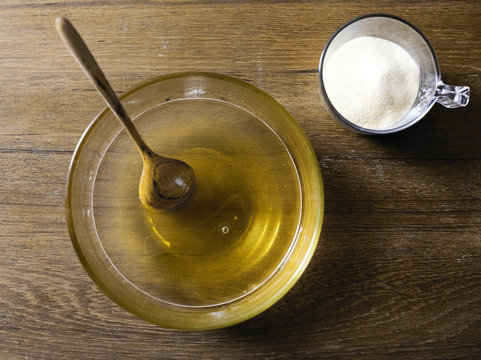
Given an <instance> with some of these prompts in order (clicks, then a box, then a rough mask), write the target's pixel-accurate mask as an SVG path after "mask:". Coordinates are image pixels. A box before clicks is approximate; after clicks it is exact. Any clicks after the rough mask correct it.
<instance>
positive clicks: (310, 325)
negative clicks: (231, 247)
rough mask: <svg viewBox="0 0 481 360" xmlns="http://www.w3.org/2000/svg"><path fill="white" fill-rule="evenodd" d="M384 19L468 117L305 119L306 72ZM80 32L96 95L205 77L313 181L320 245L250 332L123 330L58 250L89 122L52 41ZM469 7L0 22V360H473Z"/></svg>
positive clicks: (132, 326)
mask: <svg viewBox="0 0 481 360" xmlns="http://www.w3.org/2000/svg"><path fill="white" fill-rule="evenodd" d="M370 12H387V13H392V14H395V15H398V16H400V17H403V18H405V19H406V20H408V21H410V22H411V23H413V24H414V25H415V26H417V27H418V28H419V29H420V30H421V31H423V32H424V33H425V35H426V36H427V37H428V38H429V39H430V41H431V43H432V45H433V47H434V49H435V51H436V53H437V55H438V58H439V61H440V63H441V71H442V74H443V80H444V82H446V83H449V84H454V85H469V86H470V87H471V94H472V95H471V102H470V104H469V105H468V107H467V108H464V109H457V110H448V109H444V108H442V107H440V106H436V107H434V108H433V110H432V111H431V112H430V113H429V114H428V115H427V116H426V117H425V119H423V121H422V122H421V123H419V124H418V125H416V126H414V127H412V128H410V129H409V130H407V131H405V132H403V133H401V134H398V135H392V136H386V137H382V138H372V137H363V136H359V135H356V134H354V133H352V132H350V131H349V130H346V129H344V128H342V127H340V126H339V125H338V124H337V123H335V122H334V121H332V120H331V118H330V117H329V116H328V114H327V113H326V111H324V109H323V108H322V106H321V102H320V99H319V89H318V82H317V81H318V80H317V66H318V59H319V56H320V53H321V51H322V48H323V46H324V44H325V43H326V41H327V39H328V37H329V36H330V34H331V33H332V32H333V31H334V30H335V29H336V28H337V27H338V26H340V25H341V24H343V23H344V22H346V21H347V20H349V19H351V18H353V17H355V16H358V15H361V14H365V13H370ZM62 15H65V16H68V17H69V18H70V19H71V20H72V21H73V22H74V23H75V25H76V27H77V29H78V30H79V31H80V32H81V33H82V36H83V37H84V39H85V40H86V42H87V44H88V46H89V47H90V48H91V50H92V52H93V53H94V54H95V56H96V58H97V60H98V62H99V64H100V66H102V67H103V68H104V70H105V72H106V75H107V77H108V78H109V79H110V81H111V83H112V86H113V87H114V88H115V89H118V90H119V93H122V92H125V91H126V90H128V89H129V88H131V87H132V86H135V85H138V84H140V83H141V82H143V81H145V80H148V79H150V78H152V77H154V76H157V75H160V74H164V73H171V72H177V71H186V70H198V71H214V72H219V73H224V74H227V75H231V76H235V77H237V78H239V79H243V80H245V81H248V82H250V83H252V84H254V85H256V86H258V87H259V88H261V89H263V90H264V91H266V92H268V93H269V94H271V95H272V96H273V97H274V98H276V99H277V100H278V101H279V102H280V103H281V104H283V105H284V106H285V107H286V108H287V110H288V111H289V112H290V113H291V114H292V115H293V117H294V118H296V119H297V120H298V121H299V122H300V124H301V125H302V126H303V128H304V129H305V131H306V133H307V135H308V137H309V138H310V140H311V142H312V144H313V146H314V149H315V151H316V154H317V156H318V159H319V163H320V165H321V170H322V172H323V178H324V185H325V192H326V213H325V222H324V227H323V232H322V235H321V243H320V245H319V247H318V249H317V251H316V253H315V255H314V258H313V260H312V262H311V264H310V265H309V267H308V269H307V271H306V272H305V274H304V275H303V276H302V277H301V279H300V281H299V282H298V284H296V285H295V287H294V288H293V289H292V290H291V291H290V292H289V293H288V294H287V295H286V296H285V297H284V298H283V299H282V300H281V301H280V302H278V303H277V304H275V305H274V306H273V307H272V308H270V309H269V310H267V311H265V312H264V313H263V314H261V315H259V316H257V317H256V318H254V319H251V320H250V321H247V322H245V323H242V324H239V325H237V326H234V327H231V328H227V329H222V330H216V331H209V332H193V333H186V332H178V331H171V330H165V329H162V328H159V327H157V326H154V325H151V324H149V323H146V322H144V321H142V320H139V319H137V318H135V317H134V316H133V315H130V314H129V313H127V312H125V311H124V310H122V309H120V308H119V307H118V306H116V305H115V304H114V303H112V302H111V301H110V300H109V299H108V298H107V297H105V296H104V295H103V294H102V293H101V292H100V290H98V289H97V287H96V286H95V285H94V284H93V282H92V281H91V280H90V279H89V277H88V276H87V274H86V273H85V271H84V270H83V268H82V266H81V265H80V263H79V261H78V260H77V257H76V255H75V252H74V250H73V247H72V245H71V243H70V239H69V235H68V231H67V227H66V224H65V217H64V208H63V202H64V196H65V180H66V176H67V172H68V167H69V162H70V158H71V156H72V153H73V150H74V149H75V146H76V143H77V141H78V140H79V138H80V136H81V134H82V132H83V131H84V129H85V128H86V126H87V125H88V124H89V122H90V121H91V119H93V118H94V117H95V115H96V114H97V113H98V112H99V111H101V110H102V109H103V107H104V105H103V104H102V101H101V99H100V98H99V97H98V95H97V94H96V93H95V92H94V90H92V88H91V85H90V83H89V82H88V80H87V79H86V78H85V77H84V75H83V74H82V73H81V72H80V71H79V70H78V67H77V64H76V63H75V62H74V61H73V60H72V59H71V57H70V54H68V52H67V51H66V50H65V49H64V47H63V44H62V42H61V40H60V39H59V38H58V36H57V35H56V33H55V26H54V21H55V18H56V17H57V16H62ZM479 19H481V3H479V2H475V1H442V2H440V1H424V2H417V1H402V2H394V1H370V2H357V1H275V0H270V1H233V0H232V1H230V0H228V1H211V0H200V1H187V0H186V1H183V0H172V1H155V0H141V1H134V0H126V1H97V0H86V1H77V0H72V1H54V0H39V1H31V0H16V1H14V0H5V1H3V2H2V4H1V5H0V24H1V26H0V84H2V92H1V95H0V118H1V119H2V121H1V125H0V126H1V131H0V174H2V175H1V178H0V179H1V180H0V204H1V206H2V211H1V215H0V240H1V241H0V274H1V276H0V358H2V359H25V358H29V359H50V358H68V359H75V358H78V359H91V358H101V359H102V358H109V359H119V358H129V357H131V358H143V359H147V358H165V359H186V358H192V359H197V358H205V359H235V358H239V359H241V358H242V359H245V358H262V359H278V358H281V359H282V358H286V359H287V358H293V359H378V358H397V359H434V358H436V359H439V358H446V359H476V358H479V357H481V190H480V189H481V186H480V184H481V180H480V179H481V140H480V139H481V126H480V124H479V120H480V117H481V116H480V115H481V99H480V95H479V94H480V93H481V79H480V75H481V68H480V64H481V22H480V20H479Z"/></svg>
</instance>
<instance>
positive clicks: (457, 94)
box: [434, 81, 470, 109]
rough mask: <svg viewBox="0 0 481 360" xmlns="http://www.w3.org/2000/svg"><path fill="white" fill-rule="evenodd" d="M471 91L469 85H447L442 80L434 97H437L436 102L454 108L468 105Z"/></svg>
mask: <svg viewBox="0 0 481 360" xmlns="http://www.w3.org/2000/svg"><path fill="white" fill-rule="evenodd" d="M469 92H470V89H469V86H453V85H446V84H445V83H443V82H442V81H440V82H439V83H438V86H437V87H436V92H435V94H434V97H435V98H436V102H438V103H440V104H441V105H443V106H445V107H447V108H449V109H453V108H457V107H463V106H466V105H468V102H469Z"/></svg>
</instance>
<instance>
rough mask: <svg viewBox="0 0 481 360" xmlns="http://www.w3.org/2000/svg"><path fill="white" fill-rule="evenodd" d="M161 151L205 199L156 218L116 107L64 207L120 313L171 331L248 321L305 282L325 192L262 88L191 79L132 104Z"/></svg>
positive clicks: (86, 152)
mask: <svg viewBox="0 0 481 360" xmlns="http://www.w3.org/2000/svg"><path fill="white" fill-rule="evenodd" d="M121 100H122V102H123V104H124V105H125V108H126V110H127V111H128V113H129V114H130V116H131V118H132V119H133V120H132V121H133V122H134V124H135V126H136V127H137V129H138V130H139V133H140V134H141V135H142V136H143V137H144V139H145V141H146V142H147V144H149V146H150V147H151V148H152V150H153V151H155V152H157V153H158V154H160V155H163V156H167V157H172V158H177V159H180V160H182V161H185V162H187V163H188V164H189V165H191V166H192V167H193V169H194V171H195V174H196V180H197V183H196V192H195V193H194V195H193V196H192V198H191V199H190V200H189V201H188V202H187V203H185V204H183V205H182V206H180V207H179V208H176V209H173V210H169V211H160V212H150V211H148V210H146V209H145V208H143V207H142V205H141V203H140V201H139V197H138V183H139V179H140V173H141V171H142V160H141V156H140V154H139V153H138V151H137V149H136V147H135V145H134V144H133V142H132V141H131V140H130V138H129V137H128V136H127V134H126V132H125V131H124V130H123V128H122V127H121V125H120V122H119V121H118V120H117V119H116V118H115V117H114V115H113V114H112V113H111V112H110V110H108V109H106V110H104V111H103V112H102V113H100V114H99V115H98V116H97V117H96V118H95V119H94V121H93V122H92V123H91V124H90V126H89V127H88V129H87V130H86V132H85V133H84V135H83V136H82V138H81V140H80V142H79V144H78V146H77V149H76V150H75V153H74V156H73V159H72V162H71V166H70V171H69V176H68V188H67V198H66V210H67V221H68V227H69V231H70V236H71V238H72V242H73V245H74V247H75V250H76V251H77V254H78V256H79V258H80V260H81V262H82V264H83V266H84V267H85V269H86V270H87V272H88V273H89V275H90V276H91V278H92V279H93V280H94V281H95V282H96V283H97V285H98V286H99V287H100V288H101V289H102V290H103V291H104V292H105V293H106V294H107V295H108V296H109V297H110V298H112V299H113V300H114V301H115V302H116V303H118V304H119V305H120V306H122V307H123V308H125V309H127V310H128V311H130V312H132V313H134V314H136V315H138V316H139V317H141V318H144V319H146V320H149V321H151V322H153V323H156V324H159V325H161V326H163V327H168V328H175V329H183V330H205V329H213V328H220V327H225V326H229V325H232V324H235V323H238V322H241V321H243V320H246V319H248V318H251V317H253V316H255V315H257V314H258V313H260V312H261V311H263V310H265V309H267V308H268V307H269V306H271V305H272V304H274V303H275V302H276V301H277V300H279V299H280V298H281V297H282V296H283V295H284V294H285V293H286V292H287V291H288V290H289V289H290V288H291V287H292V286H293V285H294V283H295V282H296V281H297V279H298V278H299V276H300V275H301V273H302V272H303V271H304V269H305V268H306V266H307V264H308V262H309V260H310V259H311V257H312V254H313V252H314V249H315V248H316V245H317V242H318V239H319V235H320V230H321V223H322V216H323V204H324V197H323V188H322V180H321V174H320V170H319V165H318V162H317V159H316V156H315V154H314V151H313V149H312V147H311V144H310V143H309V140H308V139H307V137H306V135H305V134H304V132H303V131H302V129H301V127H300V126H299V125H298V123H297V122H296V121H295V120H294V119H293V118H292V117H291V116H290V115H289V114H288V113H287V112H286V110H284V108H283V107H282V106H281V105H279V104H278V103H277V102H276V101H275V100H273V99H272V98H271V97H269V96H268V95H267V94H265V93H264V92H262V91H260V90H258V89H257V88H255V87H253V86H251V85H249V84H247V83H245V82H242V81H240V80H236V79H234V78H230V77H227V76H223V75H218V74H211V73H194V72H189V73H180V74H173V75H167V76H162V77H159V78H156V79H154V80H152V81H150V82H148V83H146V84H143V85H141V86H139V87H137V88H135V89H133V90H131V91H129V92H127V93H126V94H124V95H123V96H122V98H121Z"/></svg>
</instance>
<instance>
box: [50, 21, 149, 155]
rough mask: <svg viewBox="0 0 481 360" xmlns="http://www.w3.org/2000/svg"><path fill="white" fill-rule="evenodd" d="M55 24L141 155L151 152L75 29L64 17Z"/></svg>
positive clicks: (66, 44)
mask: <svg viewBox="0 0 481 360" xmlns="http://www.w3.org/2000/svg"><path fill="white" fill-rule="evenodd" d="M55 26H56V27H57V32H58V33H59V35H60V37H61V38H62V40H63V42H64V43H65V46H66V47H67V48H68V49H69V50H70V52H71V54H72V56H73V57H74V59H75V60H77V62H78V64H79V65H80V67H81V68H82V70H83V71H84V72H85V74H86V75H87V76H88V78H89V79H90V81H92V83H93V84H94V86H95V88H96V89H97V90H98V91H99V92H100V94H101V95H102V97H103V99H104V100H105V102H106V103H107V105H108V106H109V108H110V109H111V110H112V112H113V113H114V114H115V116H116V117H117V118H118V119H119V120H120V121H121V122H122V124H123V125H124V126H125V129H126V130H127V133H128V134H129V135H130V137H131V138H132V140H134V142H135V144H136V145H137V148H138V149H139V151H140V152H141V153H142V155H144V154H145V153H148V152H151V150H150V149H149V147H148V146H147V145H146V144H145V142H144V141H143V140H142V138H141V137H140V135H139V133H138V131H137V129H136V128H135V126H134V124H133V123H132V121H131V120H130V117H129V115H128V114H127V112H126V111H125V109H124V107H123V106H122V103H121V102H120V100H119V98H118V97H117V95H116V94H115V92H114V90H113V89H112V87H111V86H110V84H109V82H108V80H107V78H106V77H105V75H104V73H103V72H102V70H101V69H100V67H99V65H98V64H97V61H95V58H94V57H93V55H92V53H91V52H90V50H89V49H88V47H87V45H86V44H85V42H84V41H83V40H82V37H81V36H80V34H79V33H78V32H77V30H75V28H74V27H73V25H72V24H71V23H70V21H69V20H68V19H67V18H65V17H59V18H57V20H56V21H55Z"/></svg>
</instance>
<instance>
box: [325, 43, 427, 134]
mask: <svg viewBox="0 0 481 360" xmlns="http://www.w3.org/2000/svg"><path fill="white" fill-rule="evenodd" d="M322 75H323V78H324V86H325V89H326V93H327V95H328V97H329V100H330V101H331V103H332V105H333V106H334V107H335V108H336V110H337V111H338V112H339V113H340V114H341V115H342V116H344V117H345V118H346V119H347V120H349V121H350V122H352V123H354V124H357V125H359V126H361V127H364V128H367V129H376V130H380V129H387V128H392V127H393V125H394V124H395V123H396V122H398V121H400V120H401V119H402V118H403V117H404V115H406V114H407V112H408V111H409V110H410V109H411V106H412V105H413V103H414V100H415V99H416V96H417V93H418V88H419V70H418V67H417V65H416V62H415V61H414V59H413V58H412V57H411V56H410V55H409V54H408V53H407V52H406V51H405V50H404V49H403V48H401V47H400V46H399V45H397V44H395V43H393V42H391V41H388V40H384V39H380V38H376V37H372V36H363V37H359V38H356V39H353V40H350V41H348V42H346V43H345V44H343V45H342V46H340V47H339V49H337V50H336V51H335V52H334V53H333V54H332V56H331V57H330V58H329V59H328V61H327V63H326V64H325V66H324V69H323V73H322Z"/></svg>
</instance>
